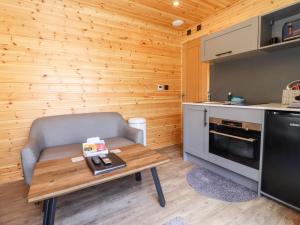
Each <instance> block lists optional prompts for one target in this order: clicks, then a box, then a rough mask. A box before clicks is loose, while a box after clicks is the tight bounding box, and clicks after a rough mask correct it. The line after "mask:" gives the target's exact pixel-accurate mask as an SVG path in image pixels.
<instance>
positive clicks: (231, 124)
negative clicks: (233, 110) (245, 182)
mask: <svg viewBox="0 0 300 225" xmlns="http://www.w3.org/2000/svg"><path fill="white" fill-rule="evenodd" d="M260 142H261V124H257V123H248V122H240V121H232V120H224V119H221V118H210V119H209V152H210V153H211V154H215V155H217V156H220V157H223V158H226V159H228V160H232V161H235V162H237V163H240V164H243V165H245V166H249V167H252V168H255V169H259V159H260Z"/></svg>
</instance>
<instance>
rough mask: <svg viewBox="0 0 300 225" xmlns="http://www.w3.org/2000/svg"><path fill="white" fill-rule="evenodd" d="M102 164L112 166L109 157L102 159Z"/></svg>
mask: <svg viewBox="0 0 300 225" xmlns="http://www.w3.org/2000/svg"><path fill="white" fill-rule="evenodd" d="M101 160H102V162H103V163H104V165H105V166H107V165H110V164H111V160H110V159H109V158H108V157H103V158H101Z"/></svg>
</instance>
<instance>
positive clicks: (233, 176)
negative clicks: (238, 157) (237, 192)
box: [183, 152, 259, 193]
mask: <svg viewBox="0 0 300 225" xmlns="http://www.w3.org/2000/svg"><path fill="white" fill-rule="evenodd" d="M183 158H184V160H185V161H191V162H193V163H195V164H197V165H199V166H203V167H204V168H206V169H209V170H211V171H213V172H215V173H217V174H219V175H221V176H223V177H226V178H228V179H230V180H232V181H234V182H236V183H238V184H241V185H243V186H245V187H247V188H249V189H251V190H253V191H256V192H258V193H259V191H258V182H256V181H254V180H251V179H249V178H247V177H244V176H241V175H239V174H237V173H235V172H232V171H230V170H228V169H225V168H223V167H220V166H218V165H215V164H213V163H211V162H208V161H206V160H203V159H200V158H198V157H195V156H193V155H191V154H189V153H186V152H185V153H184V155H183Z"/></svg>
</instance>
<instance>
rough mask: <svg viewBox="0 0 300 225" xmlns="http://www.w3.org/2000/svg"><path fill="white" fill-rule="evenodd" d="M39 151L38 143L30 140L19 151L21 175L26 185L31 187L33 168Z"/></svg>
mask: <svg viewBox="0 0 300 225" xmlns="http://www.w3.org/2000/svg"><path fill="white" fill-rule="evenodd" d="M41 150H42V149H41V147H40V144H39V142H38V141H37V140H36V139H32V138H31V139H29V141H28V143H27V145H26V146H25V147H24V148H23V149H22V151H21V159H22V167H23V174H24V179H25V183H26V184H27V185H31V181H32V176H33V172H34V167H35V164H36V163H37V161H38V159H39V156H40V153H41Z"/></svg>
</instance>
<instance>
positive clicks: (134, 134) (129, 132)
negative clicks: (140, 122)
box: [123, 125, 144, 144]
mask: <svg viewBox="0 0 300 225" xmlns="http://www.w3.org/2000/svg"><path fill="white" fill-rule="evenodd" d="M123 135H124V136H125V137H126V138H127V139H129V140H131V141H133V142H135V143H137V144H143V142H144V137H143V131H142V130H139V129H136V128H133V127H130V126H128V125H127V126H125V127H124V130H123Z"/></svg>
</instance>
